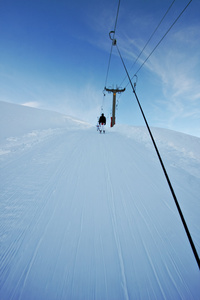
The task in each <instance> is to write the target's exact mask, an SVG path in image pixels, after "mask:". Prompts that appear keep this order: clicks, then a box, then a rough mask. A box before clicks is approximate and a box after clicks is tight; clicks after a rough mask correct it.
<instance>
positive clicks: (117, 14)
mask: <svg viewBox="0 0 200 300" xmlns="http://www.w3.org/2000/svg"><path fill="white" fill-rule="evenodd" d="M120 1H121V0H119V2H118V7H117V13H116V18H115V25H114V30H113V31H112V33H113V40H114V39H115V32H116V27H117V20H118V16H119V7H120ZM112 49H113V43H112V44H111V48H110V55H109V60H108V67H107V72H106V80H105V85H104V86H106V85H107V80H108V73H109V69H110V62H111V56H112Z"/></svg>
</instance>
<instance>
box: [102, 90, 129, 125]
mask: <svg viewBox="0 0 200 300" xmlns="http://www.w3.org/2000/svg"><path fill="white" fill-rule="evenodd" d="M104 89H105V90H106V91H107V92H109V93H113V105H112V119H111V127H113V126H114V125H115V108H116V94H117V93H118V94H120V93H122V92H124V91H125V89H126V88H124V89H118V88H117V89H107V88H106V87H105V88H104Z"/></svg>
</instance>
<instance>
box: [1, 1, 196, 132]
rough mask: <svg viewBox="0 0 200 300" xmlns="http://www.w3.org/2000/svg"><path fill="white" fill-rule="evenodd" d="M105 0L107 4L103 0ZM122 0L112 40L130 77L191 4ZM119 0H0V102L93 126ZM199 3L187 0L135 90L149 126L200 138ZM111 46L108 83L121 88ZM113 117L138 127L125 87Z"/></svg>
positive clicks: (108, 99)
mask: <svg viewBox="0 0 200 300" xmlns="http://www.w3.org/2000/svg"><path fill="white" fill-rule="evenodd" d="M108 2H109V3H108ZM172 2H173V1H171V0H162V1H160V0H151V1H150V0H121V4H120V10H119V16H118V22H117V28H116V36H115V37H116V39H117V44H118V47H119V49H120V52H121V54H122V56H123V59H124V61H125V63H126V66H127V68H128V70H129V72H130V75H131V76H133V75H134V74H135V72H136V71H137V70H138V69H139V67H140V66H141V64H142V63H143V61H144V60H145V59H146V57H147V56H148V55H149V54H150V53H151V51H152V49H153V48H154V47H155V46H156V44H157V43H158V42H159V40H160V39H161V38H162V36H163V35H164V34H165V32H166V31H167V30H168V29H169V27H170V26H171V24H172V23H173V22H174V21H175V19H176V18H177V17H178V15H179V14H180V13H181V11H182V10H183V9H184V7H185V6H186V5H187V3H188V2H189V1H188V0H176V1H175V2H174V3H173V5H172V7H171V9H170V11H169V13H168V14H167V15H166V17H165V19H164V20H163V22H162V23H161V25H160V26H159V28H158V30H157V31H156V33H155V35H154V36H153V38H152V39H151V41H150V42H149V44H148V45H147V47H146V48H145V50H144V52H143V53H142V55H141V56H140V57H139V59H138V61H137V63H136V64H135V65H134V67H133V68H131V66H132V65H133V63H134V62H135V59H136V58H137V57H138V55H139V53H140V52H141V50H142V49H143V47H144V45H145V44H146V42H147V41H148V39H149V37H150V36H151V34H152V32H153V31H154V30H155V28H156V27H157V25H158V23H159V22H160V20H161V19H162V17H163V16H164V14H165V12H166V11H167V9H168V8H169V6H170V5H171V3H172ZM117 5H118V0H111V1H106V0H102V1H97V0H93V1H91V0H90V1H89V0H85V1H80V0H78V1H76V0H74V1H67V0H65V1H64V0H57V1H56V0H34V1H33V0H29V1H27V0H18V1H14V0H8V1H1V2H0V100H1V101H7V102H12V103H17V104H26V105H30V106H33V107H38V108H43V109H49V110H54V111H58V112H61V113H64V114H67V115H72V116H75V117H77V118H81V119H83V120H86V121H88V122H90V123H92V124H96V121H97V117H98V116H99V114H100V112H101V106H102V105H103V109H104V113H105V115H106V116H107V117H108V118H110V113H111V107H112V94H106V96H105V97H104V96H103V93H102V91H103V88H104V85H105V79H106V71H107V66H108V59H109V54H110V48H111V41H110V39H109V35H108V34H109V31H111V30H113V29H114V24H115V18H116V12H117ZM199 15H200V1H199V0H196V1H195V0H193V1H192V2H191V4H190V5H189V6H188V8H187V9H186V11H185V12H184V13H183V15H182V16H181V17H180V19H179V20H178V21H177V22H176V24H175V25H174V26H173V28H172V29H171V30H170V32H169V33H168V35H167V36H166V37H165V38H164V40H163V41H162V43H161V44H160V45H159V46H158V48H157V49H156V50H155V51H154V53H153V54H152V55H151V56H150V58H149V59H148V60H147V62H146V63H145V64H144V66H143V67H142V68H141V70H140V71H139V72H138V74H137V75H138V82H137V87H136V92H137V95H138V98H139V100H140V102H141V105H142V107H143V109H144V112H145V114H146V117H147V119H148V121H149V124H150V126H156V127H164V128H169V129H172V130H177V131H182V132H186V133H189V134H192V135H196V136H199V137H200V18H199ZM125 75H126V74H125V71H124V69H123V66H122V63H121V61H120V58H119V55H118V53H117V50H116V47H113V52H112V58H111V63H110V69H109V74H108V80H107V87H112V86H113V87H116V86H118V87H122V88H123V87H124V86H126V85H127V83H128V81H127V79H126V80H125V81H124V82H123V83H122V81H123V79H124V77H125ZM117 99H118V108H117V112H116V123H122V124H130V125H135V126H140V125H144V121H143V119H142V116H141V113H140V111H139V109H138V106H137V103H136V100H135V98H134V95H133V93H132V91H131V87H130V85H128V86H127V89H126V91H125V92H124V93H123V94H122V95H121V96H120V97H118V98H117Z"/></svg>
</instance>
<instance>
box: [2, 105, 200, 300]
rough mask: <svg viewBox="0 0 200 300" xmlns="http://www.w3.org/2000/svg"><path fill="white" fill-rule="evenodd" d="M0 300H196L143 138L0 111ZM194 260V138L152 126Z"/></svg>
mask: <svg viewBox="0 0 200 300" xmlns="http://www.w3.org/2000/svg"><path fill="white" fill-rule="evenodd" d="M0 128H1V133H0V166H1V183H0V185H1V186H0V187H1V189H0V192H1V194H0V197H1V199H0V245H1V246H0V247H1V248H0V299H2V300H11V299H21V300H23V299H24V300H27V299H29V300H31V299H37V300H38V299H39V300H40V299H42V300H43V299H48V300H50V299H59V300H60V299H70V300H73V299H76V300H77V299H99V300H102V299H109V300H117V299H120V300H122V299H200V272H199V269H198V266H197V263H196V260H195V258H194V255H193V252H192V250H191V247H190V244H189V242H188V239H187V236H186V233H185V231H184V228H183V225H182V223H181V220H180V217H179V214H178V212H177V209H176V206H175V204H174V200H173V198H172V196H171V193H170V191H169V188H168V186H167V183H166V180H165V177H164V175H163V172H162V169H161V166H160V164H159V161H158V159H157V156H156V154H155V151H154V149H153V146H152V143H151V141H150V138H149V136H148V134H147V131H146V129H145V128H143V127H130V126H120V125H116V126H115V127H114V128H112V129H110V128H106V134H105V135H103V134H102V135H100V134H98V133H97V131H96V129H95V128H94V127H91V126H89V125H88V124H86V123H84V122H82V121H78V120H73V119H72V118H70V117H66V116H64V115H61V114H58V113H53V112H48V111H42V110H39V109H34V108H29V107H24V106H18V105H14V104H8V103H4V102H0ZM152 132H153V134H154V136H155V139H156V142H157V144H158V148H159V149H160V152H161V156H162V158H163V160H164V163H165V166H166V169H167V171H168V174H169V177H170V179H171V182H172V185H173V187H174V190H175V193H176V195H177V198H178V201H179V204H180V206H181V209H182V211H183V214H184V217H185V219H186V222H187V224H188V227H189V230H190V233H191V235H192V238H193V240H194V243H195V246H196V249H197V251H198V253H200V218H199V215H200V201H199V195H200V139H199V138H196V137H193V136H189V135H185V134H182V133H178V132H173V131H169V130H165V129H158V128H153V129H152Z"/></svg>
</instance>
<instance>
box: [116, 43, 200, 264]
mask: <svg viewBox="0 0 200 300" xmlns="http://www.w3.org/2000/svg"><path fill="white" fill-rule="evenodd" d="M116 46H117V45H116ZM117 50H118V53H119V56H120V58H121V61H122V64H123V66H124V69H125V72H126V74H127V77H128V79H129V82H130V84H131V87H132V90H133V93H134V95H135V97H136V100H137V103H138V105H139V108H140V111H141V113H142V116H143V119H144V121H145V124H146V127H147V129H148V132H149V135H150V137H151V140H152V142H153V145H154V148H155V150H156V153H157V156H158V159H159V161H160V164H161V167H162V170H163V172H164V175H165V178H166V180H167V183H168V186H169V188H170V191H171V194H172V197H173V199H174V202H175V204H176V207H177V210H178V212H179V215H180V218H181V221H182V223H183V226H184V229H185V232H186V234H187V237H188V240H189V243H190V246H191V248H192V251H193V254H194V256H195V259H196V262H197V265H198V267H199V269H200V259H199V256H198V253H197V250H196V248H195V245H194V242H193V240H192V237H191V234H190V232H189V229H188V226H187V223H186V221H185V218H184V216H183V213H182V211H181V208H180V205H179V203H178V200H177V197H176V194H175V192H174V189H173V187H172V184H171V181H170V179H169V176H168V174H167V171H166V168H165V165H164V163H163V160H162V158H161V155H160V153H159V150H158V147H157V145H156V142H155V139H154V137H153V134H152V132H151V129H150V127H149V124H148V122H147V119H146V116H145V114H144V111H143V109H142V106H141V104H140V101H139V99H138V97H137V94H136V91H135V88H134V86H133V83H132V81H131V78H130V75H129V73H128V70H127V68H126V65H125V63H124V60H123V58H122V55H121V53H120V51H119V48H118V46H117Z"/></svg>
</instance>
